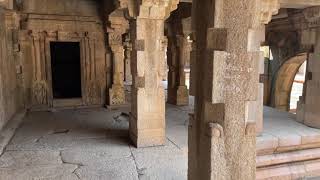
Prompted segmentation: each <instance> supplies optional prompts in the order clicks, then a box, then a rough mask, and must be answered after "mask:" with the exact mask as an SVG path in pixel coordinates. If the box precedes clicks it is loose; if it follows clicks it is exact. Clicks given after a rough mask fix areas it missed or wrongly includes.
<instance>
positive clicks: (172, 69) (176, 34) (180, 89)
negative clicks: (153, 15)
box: [167, 12, 191, 106]
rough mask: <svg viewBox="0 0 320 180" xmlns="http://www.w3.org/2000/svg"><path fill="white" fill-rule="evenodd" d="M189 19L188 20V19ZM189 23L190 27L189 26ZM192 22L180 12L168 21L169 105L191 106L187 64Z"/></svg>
mask: <svg viewBox="0 0 320 180" xmlns="http://www.w3.org/2000/svg"><path fill="white" fill-rule="evenodd" d="M186 19H188V18H186ZM188 23H189V26H188ZM190 23H191V19H190V21H189V22H188V21H186V20H185V19H183V18H182V17H180V16H179V12H177V14H174V15H172V16H171V17H170V19H169V20H168V23H167V24H168V32H167V36H168V51H167V59H168V65H169V72H168V103H170V104H174V105H178V106H183V105H188V104H189V90H188V87H187V86H186V73H185V71H184V70H185V66H186V62H188V61H190V51H191V43H190V42H189V41H188V36H189V34H190V32H191V27H190Z"/></svg>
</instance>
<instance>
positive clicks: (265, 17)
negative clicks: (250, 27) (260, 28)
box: [259, 0, 280, 24]
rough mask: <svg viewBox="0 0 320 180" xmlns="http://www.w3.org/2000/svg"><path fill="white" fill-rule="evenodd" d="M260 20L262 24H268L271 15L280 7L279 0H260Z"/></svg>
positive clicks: (276, 12)
mask: <svg viewBox="0 0 320 180" xmlns="http://www.w3.org/2000/svg"><path fill="white" fill-rule="evenodd" d="M260 2H261V3H260V12H259V13H260V21H261V23H262V24H268V23H269V22H270V21H271V19H272V15H276V14H278V11H279V9H280V1H279V0H260Z"/></svg>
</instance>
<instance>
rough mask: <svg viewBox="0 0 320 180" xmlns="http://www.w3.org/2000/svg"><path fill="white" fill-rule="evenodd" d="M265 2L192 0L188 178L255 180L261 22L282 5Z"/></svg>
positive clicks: (193, 179)
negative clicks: (193, 78)
mask: <svg viewBox="0 0 320 180" xmlns="http://www.w3.org/2000/svg"><path fill="white" fill-rule="evenodd" d="M267 2H269V1H264V2H263V3H262V2H261V1H255V0H242V1H239V0H223V1H222V0H216V1H211V0H201V1H200V0H198V1H193V16H192V21H193V23H192V26H193V27H192V29H193V30H194V31H195V37H194V41H195V44H196V45H195V46H196V47H195V49H194V50H193V53H196V55H195V62H194V65H193V67H192V68H194V72H195V74H196V81H195V84H196V85H195V86H194V87H195V89H194V93H195V112H194V114H193V115H191V117H190V123H189V124H190V126H189V158H188V161H189V171H188V178H189V179H190V180H197V179H201V180H217V179H218V180H223V179H226V180H229V179H232V180H233V179H237V180H254V179H255V178H256V177H255V171H256V163H255V161H256V121H257V119H256V117H255V116H254V115H253V113H255V110H257V109H256V107H255V105H256V104H257V102H258V94H259V92H258V90H259V73H260V72H259V64H260V61H262V58H263V53H262V52H260V43H261V42H262V41H264V36H265V35H264V26H263V25H262V23H268V21H269V20H270V19H271V15H272V14H273V13H276V12H277V10H278V8H279V6H280V5H279V4H278V3H276V5H275V6H272V5H273V4H271V5H270V4H266V3H267ZM270 2H276V1H270ZM262 7H264V8H265V7H268V8H273V7H275V9H271V10H270V9H267V10H268V11H265V10H266V9H264V8H262ZM252 110H254V111H252Z"/></svg>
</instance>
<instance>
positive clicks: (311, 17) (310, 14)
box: [303, 6, 320, 28]
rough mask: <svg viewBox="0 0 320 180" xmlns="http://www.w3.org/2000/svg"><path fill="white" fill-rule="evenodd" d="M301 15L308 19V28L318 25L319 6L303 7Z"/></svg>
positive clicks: (319, 18)
mask: <svg viewBox="0 0 320 180" xmlns="http://www.w3.org/2000/svg"><path fill="white" fill-rule="evenodd" d="M303 15H304V17H305V18H306V20H307V21H308V26H309V27H310V28H313V27H319V26H320V6H317V7H310V8H306V9H304V10H303Z"/></svg>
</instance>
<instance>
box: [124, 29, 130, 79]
mask: <svg viewBox="0 0 320 180" xmlns="http://www.w3.org/2000/svg"><path fill="white" fill-rule="evenodd" d="M131 51H132V46H131V43H130V37H129V35H127V36H126V40H125V50H124V54H125V61H124V62H125V82H126V84H127V85H132V74H131Z"/></svg>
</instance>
